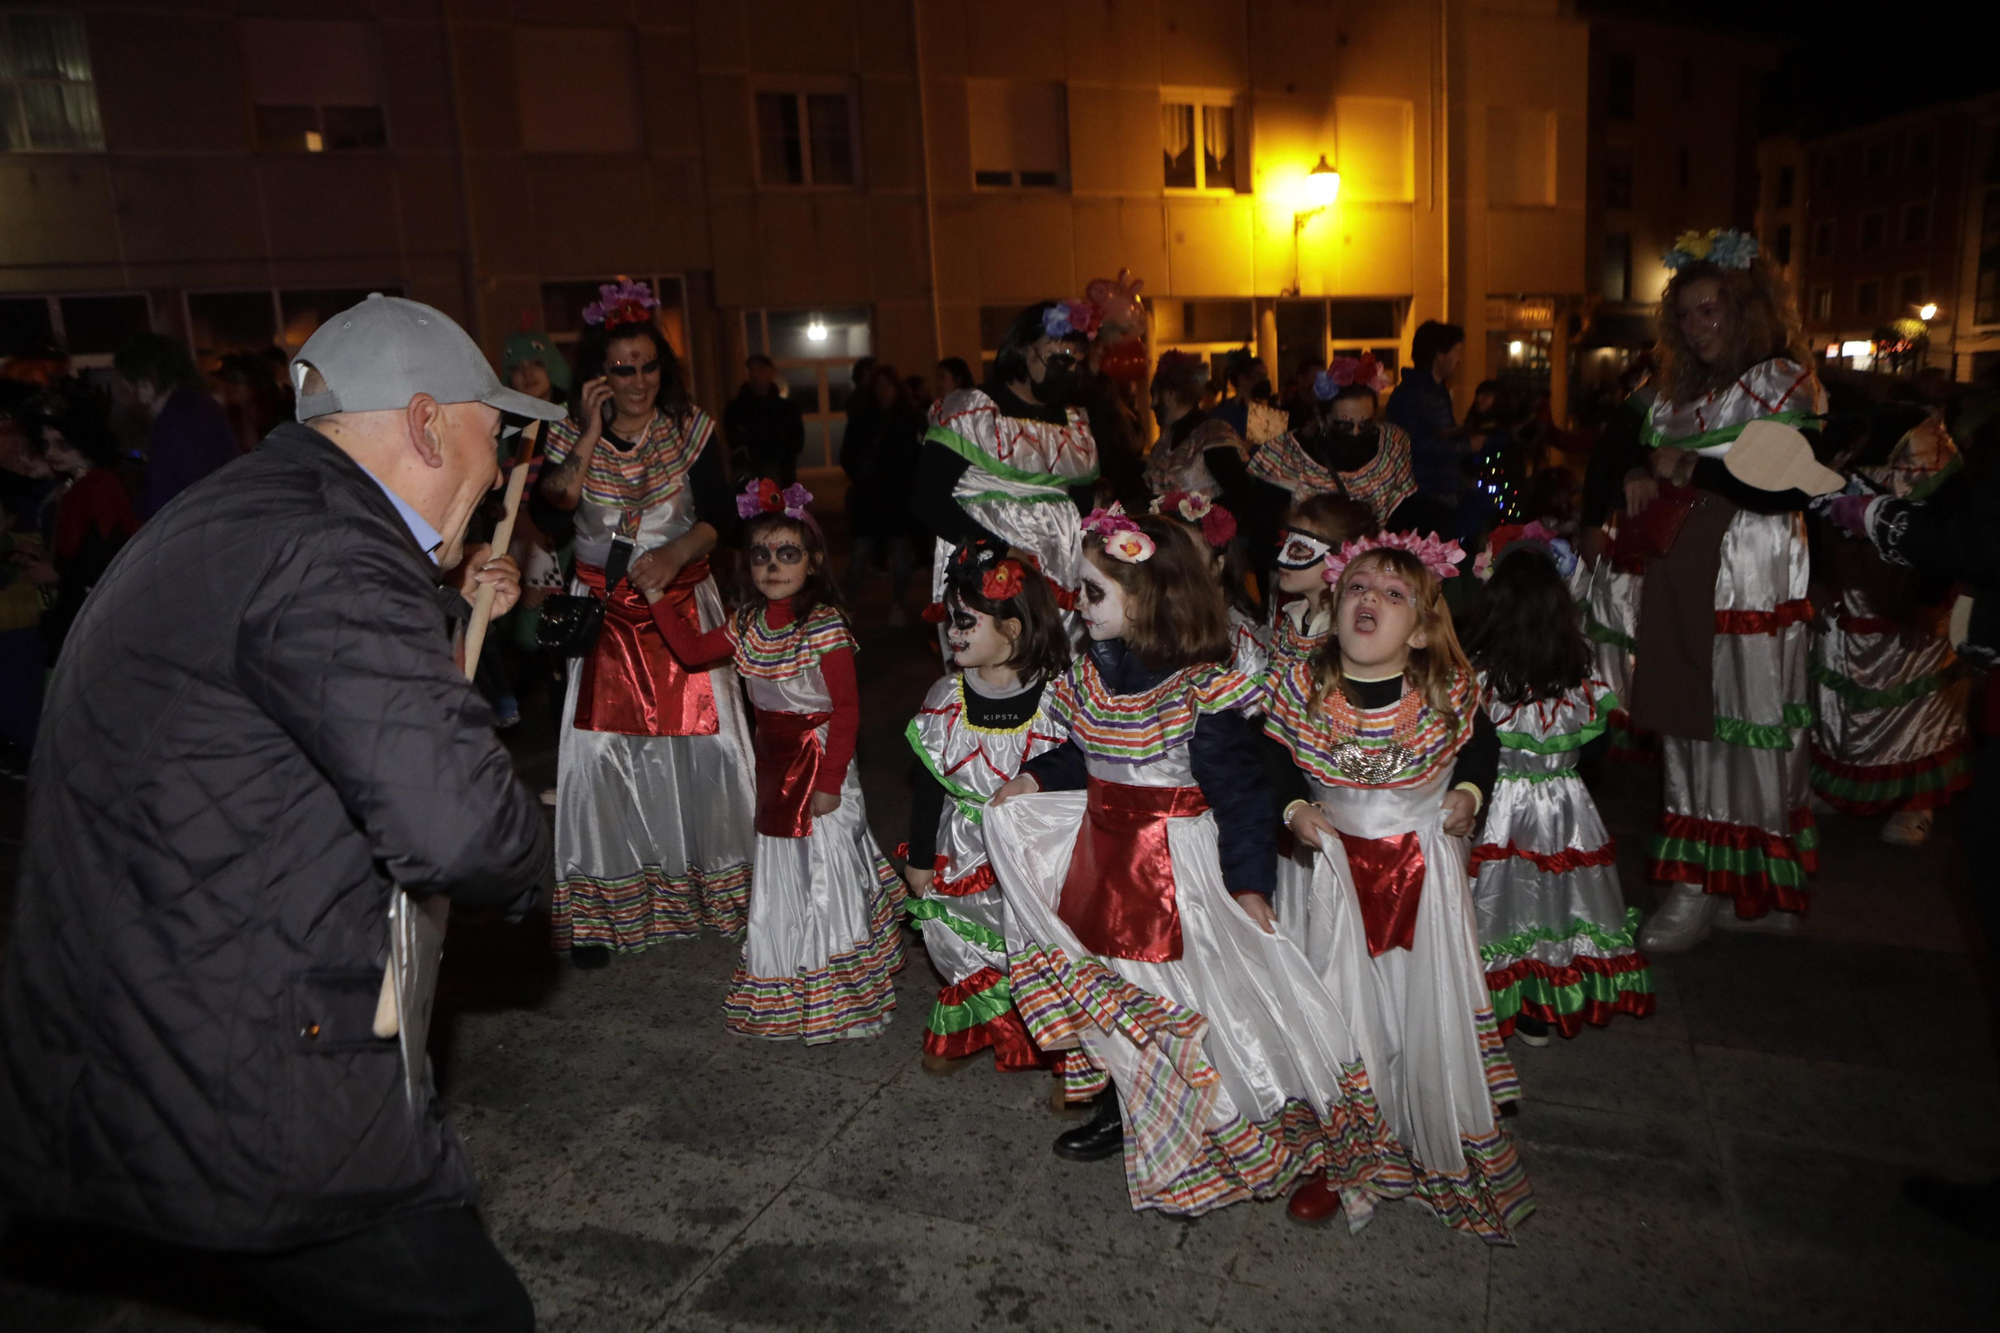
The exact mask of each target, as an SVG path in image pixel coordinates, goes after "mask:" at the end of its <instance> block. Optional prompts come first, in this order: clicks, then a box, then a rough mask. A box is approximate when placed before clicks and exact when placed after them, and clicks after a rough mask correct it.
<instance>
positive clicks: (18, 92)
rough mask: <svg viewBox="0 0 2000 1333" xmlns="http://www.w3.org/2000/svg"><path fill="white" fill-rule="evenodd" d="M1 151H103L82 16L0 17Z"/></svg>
mask: <svg viewBox="0 0 2000 1333" xmlns="http://www.w3.org/2000/svg"><path fill="white" fill-rule="evenodd" d="M0 149H3V150H5V151H7V152H10V153H28V152H56V153H75V152H102V151H103V149H104V124H103V122H102V121H100V120H99V119H98V115H97V85H96V84H95V83H94V82H93V81H92V79H91V74H90V43H89V41H88V40H87V39H86V37H85V35H84V29H83V17H82V15H80V14H45V13H34V12H26V13H24V12H21V11H19V10H5V11H0Z"/></svg>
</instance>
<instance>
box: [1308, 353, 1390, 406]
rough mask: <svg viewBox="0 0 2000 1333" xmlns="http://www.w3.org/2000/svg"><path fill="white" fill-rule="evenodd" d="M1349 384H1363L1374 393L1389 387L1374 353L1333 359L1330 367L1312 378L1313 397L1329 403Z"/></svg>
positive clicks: (1386, 377)
mask: <svg viewBox="0 0 2000 1333" xmlns="http://www.w3.org/2000/svg"><path fill="white" fill-rule="evenodd" d="M1350 384H1365V385H1367V386H1368V387H1369V388H1371V389H1373V390H1374V391H1375V392H1376V393H1381V392H1382V391H1383V390H1384V389H1386V388H1388V387H1389V377H1388V376H1387V375H1386V374H1384V373H1383V372H1382V364H1381V362H1379V361H1377V360H1376V359H1375V353H1373V352H1363V353H1362V354H1361V355H1360V356H1358V357H1353V356H1336V357H1335V358H1333V364H1332V365H1330V366H1328V367H1327V368H1326V369H1325V370H1322V371H1320V372H1319V373H1318V374H1317V375H1314V376H1313V397H1315V398H1317V399H1319V400H1320V401H1321V402H1322V403H1330V402H1332V401H1333V399H1334V395H1335V394H1338V393H1339V392H1340V391H1341V390H1342V389H1345V388H1346V387H1347V386H1348V385H1350Z"/></svg>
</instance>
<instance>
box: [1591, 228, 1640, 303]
mask: <svg viewBox="0 0 2000 1333" xmlns="http://www.w3.org/2000/svg"><path fill="white" fill-rule="evenodd" d="M1597 294H1598V295H1599V296H1602V297H1603V298H1604V299H1605V300H1607V301H1616V302H1618V303H1620V304H1623V303H1624V302H1626V301H1630V300H1631V299H1632V238H1631V236H1629V235H1627V234H1626V233H1624V232H1616V231H1615V232H1612V233H1611V234H1610V235H1608V236H1606V237H1605V238H1604V268H1603V270H1602V272H1600V273H1599V275H1598V292H1597Z"/></svg>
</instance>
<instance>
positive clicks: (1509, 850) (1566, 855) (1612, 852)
mask: <svg viewBox="0 0 2000 1333" xmlns="http://www.w3.org/2000/svg"><path fill="white" fill-rule="evenodd" d="M1510 857H1519V858H1520V859H1521V860H1523V861H1532V862H1533V863H1534V866H1535V869H1537V870H1539V871H1541V872H1542V873H1543V874H1545V875H1560V874H1562V873H1564V872H1565V871H1570V870H1582V869H1583V868H1584V867H1586V866H1610V865H1617V864H1618V844H1617V843H1616V842H1615V841H1613V842H1607V843H1605V844H1604V845H1603V846H1602V847H1592V848H1588V849H1586V848H1582V847H1565V848H1563V849H1562V850H1561V851H1559V852H1531V851H1529V850H1528V849H1527V848H1525V847H1519V846H1516V845H1515V844H1514V842H1513V841H1512V840H1511V839H1510V840H1509V841H1508V843H1507V845H1506V846H1505V847H1501V846H1498V845H1496V844H1494V843H1490V842H1484V843H1481V844H1480V845H1479V846H1477V847H1474V848H1473V849H1472V862H1471V869H1472V873H1473V874H1474V875H1475V876H1477V875H1478V874H1479V867H1480V866H1481V865H1482V864H1483V863H1485V862H1487V861H1505V860H1507V859H1509V858H1510Z"/></svg>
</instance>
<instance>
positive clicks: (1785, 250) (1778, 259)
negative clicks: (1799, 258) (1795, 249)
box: [1771, 222, 1792, 268]
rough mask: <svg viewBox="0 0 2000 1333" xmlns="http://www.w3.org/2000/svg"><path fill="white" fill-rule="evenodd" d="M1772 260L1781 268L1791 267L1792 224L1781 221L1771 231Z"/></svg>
mask: <svg viewBox="0 0 2000 1333" xmlns="http://www.w3.org/2000/svg"><path fill="white" fill-rule="evenodd" d="M1771 262H1772V263H1774V264H1776V265H1777V266H1778V267H1779V268H1789V267H1791V263H1792V224H1791V223H1789V222H1780V223H1779V224H1778V226H1777V229H1776V230H1774V231H1773V232H1772V233H1771Z"/></svg>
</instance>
